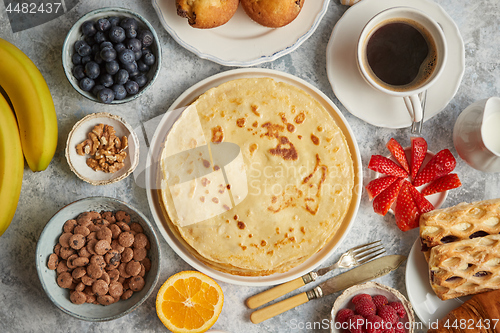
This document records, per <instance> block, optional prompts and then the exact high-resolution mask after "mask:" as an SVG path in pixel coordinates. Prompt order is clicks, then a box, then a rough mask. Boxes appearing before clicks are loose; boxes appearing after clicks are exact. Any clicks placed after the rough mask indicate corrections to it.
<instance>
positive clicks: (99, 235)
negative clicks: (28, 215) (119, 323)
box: [36, 197, 160, 321]
mask: <svg viewBox="0 0 500 333" xmlns="http://www.w3.org/2000/svg"><path fill="white" fill-rule="evenodd" d="M159 258H160V247H159V244H158V239H157V237H156V235H155V232H154V231H153V228H152V227H151V223H150V222H149V221H148V220H147V218H146V217H145V216H144V215H143V214H142V213H141V212H139V211H137V210H136V209H134V208H133V207H131V206H130V205H128V204H127V203H125V202H122V201H119V200H116V199H113V198H108V197H90V198H85V199H80V200H77V201H75V202H73V203H71V204H69V205H67V206H65V207H64V208H62V209H61V210H60V211H58V212H57V213H56V214H55V215H54V216H53V217H52V218H51V219H50V220H49V222H48V223H47V225H46V226H45V228H44V230H43V232H42V234H41V235H40V238H39V240H38V244H37V249H36V267H37V272H38V277H39V278H40V282H41V284H42V286H43V288H44V290H45V292H46V293H47V295H48V296H49V298H50V300H51V301H52V302H53V303H54V304H55V305H56V306H57V307H58V308H59V309H61V310H62V311H64V312H66V313H68V314H70V315H72V316H74V317H76V318H79V319H82V320H87V321H107V320H113V319H116V318H119V317H121V316H123V315H125V314H128V313H130V312H132V311H133V310H134V309H136V308H137V307H138V306H139V305H141V304H142V302H144V301H145V300H146V299H147V298H148V297H149V295H150V294H151V292H152V291H153V289H154V287H155V285H156V283H157V281H158V277H159V272H160V267H159V265H160V260H159Z"/></svg>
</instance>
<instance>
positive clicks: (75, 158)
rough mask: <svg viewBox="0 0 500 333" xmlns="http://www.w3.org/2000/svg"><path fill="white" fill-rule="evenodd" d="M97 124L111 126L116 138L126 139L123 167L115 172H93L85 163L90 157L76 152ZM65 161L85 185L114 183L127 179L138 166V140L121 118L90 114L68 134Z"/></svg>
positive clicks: (103, 114)
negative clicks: (126, 145)
mask: <svg viewBox="0 0 500 333" xmlns="http://www.w3.org/2000/svg"><path fill="white" fill-rule="evenodd" d="M98 124H105V125H111V126H113V128H114V129H115V131H116V136H118V137H120V138H121V137H122V136H126V137H127V138H128V148H127V149H125V151H126V152H127V157H126V158H125V161H124V163H125V166H124V167H123V168H122V169H120V170H118V171H117V172H114V173H105V172H103V171H94V170H93V169H91V168H90V167H89V166H88V165H87V162H86V161H87V158H89V156H90V155H85V156H81V155H78V154H77V152H76V146H77V145H78V144H80V143H81V142H82V141H84V140H85V139H87V135H88V133H89V132H91V131H92V129H93V128H94V126H95V125H98ZM66 160H67V161H68V164H69V167H70V168H71V171H73V172H74V173H75V175H77V177H78V178H80V179H82V180H84V181H86V182H87V183H90V184H92V185H106V184H111V183H115V182H118V181H120V180H122V179H125V178H126V177H128V176H129V175H130V174H131V173H132V172H133V171H134V170H135V168H136V167H137V165H138V164H139V138H138V137H137V134H136V133H135V132H134V130H133V129H132V127H131V126H130V125H129V124H127V123H126V122H125V120H124V119H123V118H121V117H119V116H115V115H112V114H110V113H106V112H101V113H92V114H89V115H87V116H85V117H84V118H82V119H81V120H80V121H78V122H77V123H76V124H75V125H74V126H73V129H72V130H71V132H69V135H68V140H67V141H66Z"/></svg>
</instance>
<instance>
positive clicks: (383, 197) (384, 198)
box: [373, 178, 404, 216]
mask: <svg viewBox="0 0 500 333" xmlns="http://www.w3.org/2000/svg"><path fill="white" fill-rule="evenodd" d="M403 181H404V178H398V179H397V180H396V181H394V183H392V184H391V185H390V186H389V187H388V188H386V189H385V190H383V191H382V192H381V193H380V194H379V195H377V197H376V198H375V200H373V210H374V211H375V213H377V214H380V215H382V216H385V214H387V212H388V211H389V209H390V208H391V206H392V204H393V203H394V201H396V198H397V197H398V193H399V189H400V188H401V185H402V184H403Z"/></svg>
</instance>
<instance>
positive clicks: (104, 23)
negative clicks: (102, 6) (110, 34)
mask: <svg viewBox="0 0 500 333" xmlns="http://www.w3.org/2000/svg"><path fill="white" fill-rule="evenodd" d="M96 25H97V30H99V31H106V30H109V28H111V23H109V21H108V19H105V18H102V19H98V20H97V24H96Z"/></svg>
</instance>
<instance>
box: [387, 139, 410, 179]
mask: <svg viewBox="0 0 500 333" xmlns="http://www.w3.org/2000/svg"><path fill="white" fill-rule="evenodd" d="M385 146H386V147H387V149H389V151H390V152H391V154H392V156H394V158H395V159H396V161H398V162H399V164H400V165H401V166H402V167H403V169H405V171H406V173H408V174H409V173H410V167H409V166H408V160H407V159H406V154H405V151H404V149H403V147H401V145H400V144H399V142H397V141H396V140H395V139H394V138H391V139H390V140H389V142H387V144H386V145H385Z"/></svg>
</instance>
